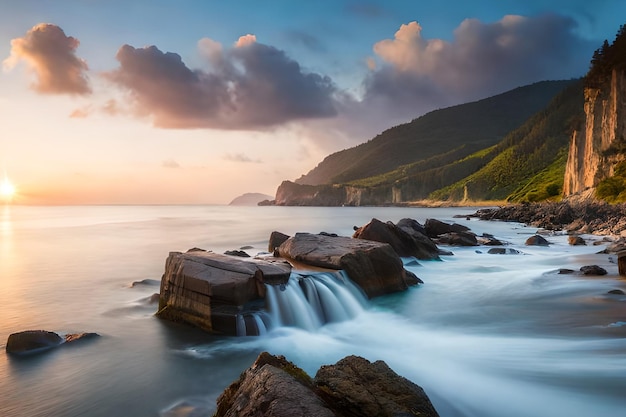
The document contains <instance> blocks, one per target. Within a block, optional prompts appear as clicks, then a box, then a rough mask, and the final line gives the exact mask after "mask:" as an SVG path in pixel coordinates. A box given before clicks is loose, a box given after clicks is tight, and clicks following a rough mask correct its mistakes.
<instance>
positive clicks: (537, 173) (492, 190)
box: [429, 80, 584, 202]
mask: <svg viewBox="0 0 626 417" xmlns="http://www.w3.org/2000/svg"><path fill="white" fill-rule="evenodd" d="M583 101H584V97H583V81H582V80H581V81H578V82H576V83H574V84H572V85H570V86H569V87H567V88H566V89H565V90H564V91H563V92H562V93H561V94H559V95H558V96H557V97H555V98H554V100H552V102H551V103H550V104H549V105H548V106H547V107H546V108H545V109H544V110H542V111H540V112H538V113H537V114H535V115H534V116H532V117H531V118H529V119H528V121H527V122H526V123H524V124H523V125H522V126H521V127H520V128H518V129H516V130H514V131H512V132H511V133H510V134H508V135H507V136H506V137H505V138H504V140H502V142H500V143H499V144H498V145H496V146H494V147H493V148H492V149H490V152H491V154H492V155H493V154H495V155H496V156H495V157H494V158H493V159H492V160H491V161H489V162H488V163H487V164H486V165H485V166H484V167H482V168H481V169H479V170H477V171H476V172H474V173H472V174H471V175H469V176H467V177H465V178H463V179H461V180H459V181H457V182H456V183H454V184H452V185H449V186H446V187H444V188H442V189H440V190H437V191H435V192H433V193H431V195H430V196H429V198H431V199H435V200H453V201H459V200H463V199H469V200H504V199H509V200H510V201H515V202H519V201H539V200H544V199H546V198H550V197H553V196H559V195H560V194H561V190H562V186H563V173H564V170H565V162H566V160H567V149H568V145H569V140H570V137H571V132H573V131H574V130H575V129H577V128H580V127H581V125H582V123H583V120H584V112H583V104H584V103H583ZM478 155H481V154H477V156H474V155H472V156H471V157H470V158H477V157H478Z"/></svg>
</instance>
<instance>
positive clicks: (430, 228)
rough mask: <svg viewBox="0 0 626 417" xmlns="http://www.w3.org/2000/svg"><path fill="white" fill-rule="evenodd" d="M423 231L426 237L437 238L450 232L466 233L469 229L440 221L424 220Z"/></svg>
mask: <svg viewBox="0 0 626 417" xmlns="http://www.w3.org/2000/svg"><path fill="white" fill-rule="evenodd" d="M424 229H425V231H426V235H427V236H428V237H432V238H434V237H437V236H440V235H443V234H446V233H451V232H457V233H458V232H467V231H469V230H470V229H469V227H467V226H463V225H461V224H458V223H453V224H449V223H444V222H442V221H441V220H437V219H426V223H425V224H424Z"/></svg>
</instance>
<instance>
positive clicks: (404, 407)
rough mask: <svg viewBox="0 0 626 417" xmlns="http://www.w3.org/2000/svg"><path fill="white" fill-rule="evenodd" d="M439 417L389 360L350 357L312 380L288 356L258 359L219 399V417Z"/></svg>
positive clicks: (266, 355) (266, 354)
mask: <svg viewBox="0 0 626 417" xmlns="http://www.w3.org/2000/svg"><path fill="white" fill-rule="evenodd" d="M243 416H263V417H308V416H316V417H318V416H319V417H333V416H335V417H354V416H359V417H374V416H398V417H399V416H420V417H438V414H437V411H436V410H435V408H434V407H433V405H432V403H431V402H430V399H429V398H428V396H427V395H426V394H425V393H424V390H423V389H422V388H420V387H419V386H418V385H416V384H414V383H412V382H411V381H409V380H407V379H405V378H403V377H401V376H399V375H398V374H396V373H395V372H394V371H393V370H391V369H390V368H389V367H388V366H387V365H386V364H385V363H384V362H382V361H377V362H374V363H371V362H369V361H368V360H366V359H363V358H360V357H357V356H349V357H346V358H344V359H342V360H341V361H339V362H337V363H336V364H335V365H327V366H323V367H321V368H320V369H319V371H318V372H317V374H316V376H315V379H311V377H310V376H309V375H307V374H306V372H304V371H303V370H302V369H300V368H298V367H297V366H296V365H294V364H293V363H291V362H289V361H287V360H286V359H285V358H284V357H283V356H273V355H270V354H269V353H267V352H263V353H261V354H260V355H259V357H258V358H257V360H256V361H255V362H254V364H253V365H252V366H251V367H250V368H248V369H247V370H246V371H244V372H243V373H242V374H241V376H240V377H239V379H238V380H237V381H235V382H233V383H232V384H231V385H230V386H229V387H228V388H226V389H225V390H224V392H223V393H222V394H221V395H220V396H219V397H218V399H217V411H216V412H215V414H214V417H243Z"/></svg>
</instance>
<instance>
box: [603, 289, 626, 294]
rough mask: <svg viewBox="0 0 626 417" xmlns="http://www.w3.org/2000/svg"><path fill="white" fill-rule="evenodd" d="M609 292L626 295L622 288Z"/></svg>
mask: <svg viewBox="0 0 626 417" xmlns="http://www.w3.org/2000/svg"><path fill="white" fill-rule="evenodd" d="M607 294H611V295H626V293H624V291H623V290H620V289H615V290H610V291H609V292H608V293H607Z"/></svg>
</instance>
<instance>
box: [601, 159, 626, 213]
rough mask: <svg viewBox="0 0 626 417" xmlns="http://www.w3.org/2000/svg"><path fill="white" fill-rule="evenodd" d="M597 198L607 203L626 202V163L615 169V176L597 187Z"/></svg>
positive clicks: (621, 163) (604, 180)
mask: <svg viewBox="0 0 626 417" xmlns="http://www.w3.org/2000/svg"><path fill="white" fill-rule="evenodd" d="M596 197H598V198H599V199H601V200H604V201H606V202H607V203H625V202H626V161H622V162H620V163H619V164H617V165H616V166H615V168H614V175H613V176H612V177H609V178H605V179H603V180H602V181H600V183H599V184H598V186H597V187H596Z"/></svg>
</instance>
